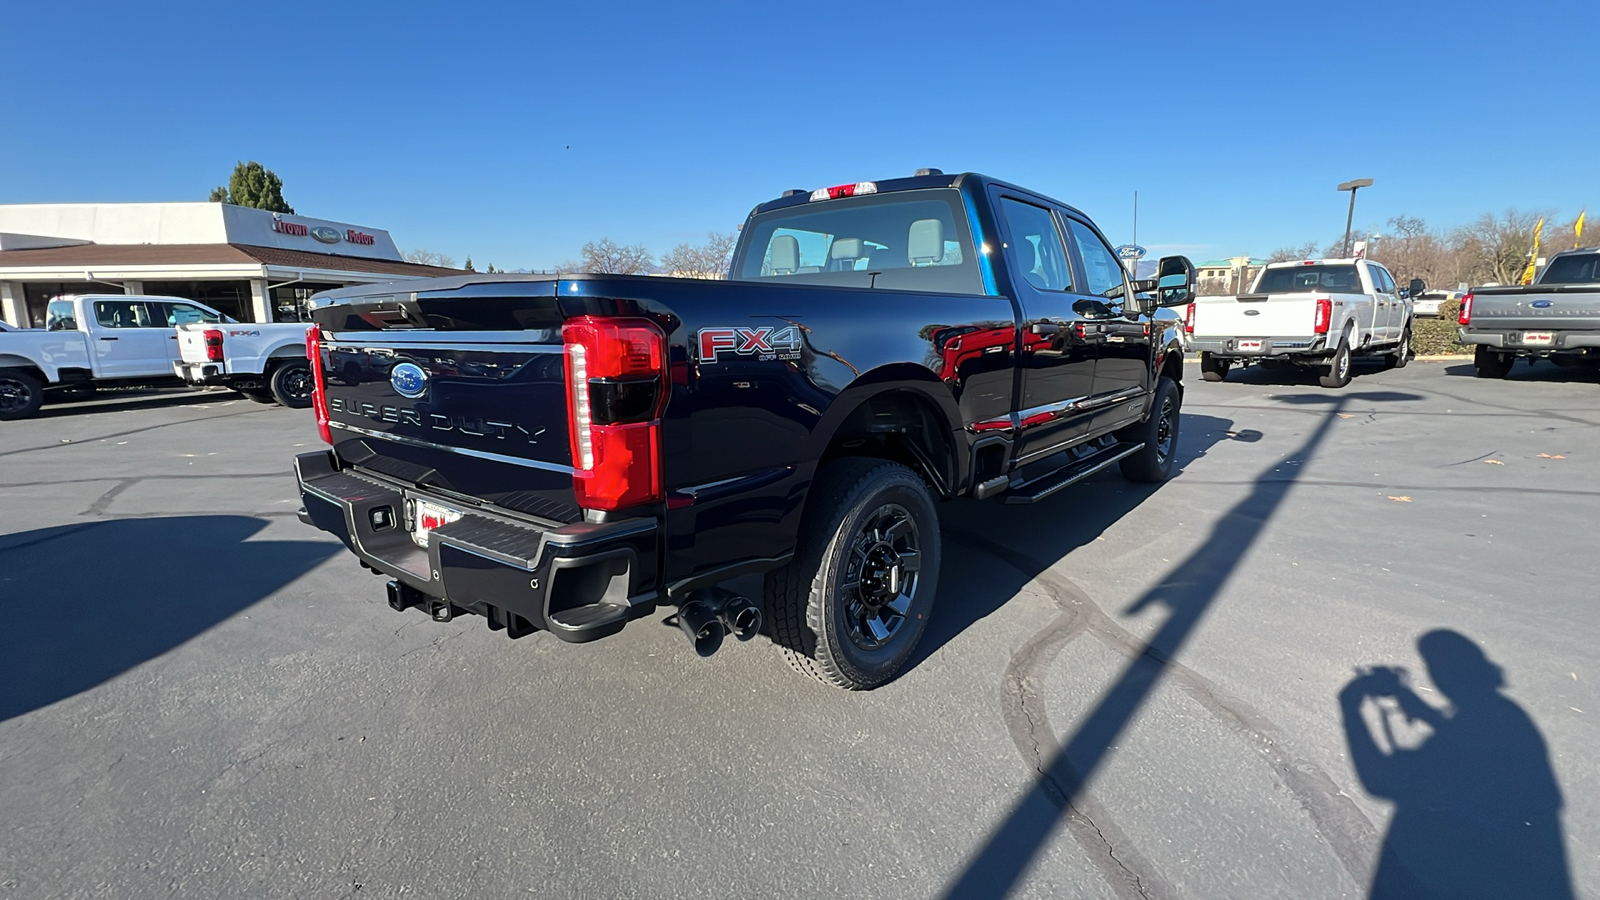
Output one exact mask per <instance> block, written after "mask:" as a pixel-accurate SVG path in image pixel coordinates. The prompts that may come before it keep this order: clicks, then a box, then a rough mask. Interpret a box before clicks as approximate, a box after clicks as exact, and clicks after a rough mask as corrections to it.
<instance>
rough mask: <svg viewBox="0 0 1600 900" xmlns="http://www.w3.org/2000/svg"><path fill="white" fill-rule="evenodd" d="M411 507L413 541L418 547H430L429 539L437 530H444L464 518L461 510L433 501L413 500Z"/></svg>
mask: <svg viewBox="0 0 1600 900" xmlns="http://www.w3.org/2000/svg"><path fill="white" fill-rule="evenodd" d="M411 506H412V511H411V522H410V525H411V540H412V541H413V542H415V543H416V545H417V546H418V547H426V546H428V539H429V538H430V537H431V536H432V534H433V532H434V530H435V529H438V528H443V527H444V526H446V525H449V524H450V523H451V522H455V521H457V520H459V519H460V518H461V516H462V512H461V510H459V509H452V508H450V507H448V506H445V505H443V504H441V503H434V502H433V501H432V500H412V501H411Z"/></svg>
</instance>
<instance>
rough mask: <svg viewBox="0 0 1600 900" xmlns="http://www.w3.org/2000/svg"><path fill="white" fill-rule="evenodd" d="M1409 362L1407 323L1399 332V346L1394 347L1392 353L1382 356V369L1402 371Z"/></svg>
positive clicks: (1409, 332)
mask: <svg viewBox="0 0 1600 900" xmlns="http://www.w3.org/2000/svg"><path fill="white" fill-rule="evenodd" d="M1410 361H1411V323H1410V322H1407V323H1406V327H1405V328H1404V329H1403V330H1401V332H1400V346H1399V347H1396V348H1395V351H1394V352H1393V353H1386V354H1384V356H1383V367H1384V368H1385V369H1404V368H1405V367H1406V363H1408V362H1410Z"/></svg>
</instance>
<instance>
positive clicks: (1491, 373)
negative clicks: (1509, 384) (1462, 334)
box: [1472, 344, 1517, 378]
mask: <svg viewBox="0 0 1600 900" xmlns="http://www.w3.org/2000/svg"><path fill="white" fill-rule="evenodd" d="M1516 362H1517V358H1516V357H1515V356H1512V355H1511V354H1509V353H1501V352H1499V351H1497V350H1492V349H1490V348H1488V347H1485V346H1484V345H1482V344H1479V345H1478V349H1476V350H1474V351H1472V367H1473V369H1475V370H1476V371H1477V374H1478V377H1479V378H1504V377H1506V376H1507V375H1509V374H1511V367H1512V366H1513V365H1515V364H1516Z"/></svg>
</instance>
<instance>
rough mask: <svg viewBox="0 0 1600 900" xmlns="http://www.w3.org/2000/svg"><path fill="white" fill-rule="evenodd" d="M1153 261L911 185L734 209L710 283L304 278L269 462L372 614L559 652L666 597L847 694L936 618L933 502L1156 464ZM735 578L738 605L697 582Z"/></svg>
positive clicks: (982, 197)
mask: <svg viewBox="0 0 1600 900" xmlns="http://www.w3.org/2000/svg"><path fill="white" fill-rule="evenodd" d="M1157 274H1158V277H1157V278H1156V279H1151V280H1148V281H1137V282H1129V281H1128V279H1127V277H1126V275H1125V273H1124V271H1123V269H1122V267H1121V265H1119V263H1118V261H1117V258H1116V255H1115V254H1114V253H1113V252H1112V250H1111V248H1110V246H1109V245H1108V244H1107V242H1106V240H1105V238H1104V237H1103V236H1102V235H1101V234H1100V232H1099V231H1098V230H1097V229H1096V228H1095V226H1094V225H1093V223H1091V222H1090V221H1089V219H1088V218H1087V217H1086V216H1084V215H1083V214H1082V213H1081V212H1078V211H1077V210H1075V209H1073V208H1071V207H1069V206H1066V205H1064V204H1062V203H1058V202H1056V201H1054V200H1051V199H1049V198H1047V197H1044V196H1041V195H1039V194H1037V193H1033V192H1031V191H1027V190H1024V189H1022V188H1019V187H1016V186H1014V185H1010V184H1006V183H1004V182H1000V181H996V180H994V179H992V178H987V177H984V176H982V175H976V174H966V175H958V176H951V175H945V174H943V173H940V172H938V171H937V170H921V171H919V172H918V173H917V174H916V175H915V176H914V177H911V178H900V179H894V180H889V181H879V182H859V183H855V184H846V185H840V186H837V187H829V188H822V189H819V190H816V191H798V190H796V191H788V192H786V193H784V195H783V196H782V197H780V198H778V199H776V200H773V201H770V202H768V203H763V204H761V205H760V206H757V207H756V208H755V210H754V211H752V212H751V213H750V216H749V218H748V219H747V220H746V221H745V223H744V225H743V227H742V230H741V236H740V240H739V244H738V246H737V248H736V249H735V251H734V257H733V262H732V268H731V271H730V272H729V276H728V278H727V280H716V281H713V280H696V279H685V278H660V277H650V276H622V275H579V276H570V277H569V276H561V277H554V276H551V277H542V276H513V275H467V276H459V277H451V278H441V279H434V280H427V281H412V282H405V283H403V284H391V285H378V286H373V285H363V286H360V287H353V288H346V289H342V290H337V291H331V292H328V293H325V294H322V295H320V296H319V297H318V298H317V299H316V301H315V303H316V307H317V308H316V309H315V312H314V323H315V324H314V326H313V327H312V329H311V330H310V332H309V334H308V338H307V340H308V344H309V347H308V350H309V354H308V355H309V357H310V359H311V360H312V361H313V367H314V369H315V370H316V391H315V401H314V409H315V411H316V416H317V422H318V426H319V428H320V430H321V433H322V437H323V439H324V440H325V441H327V442H328V443H329V444H331V445H332V449H331V450H327V451H322V452H316V453H308V454H304V455H302V456H300V457H298V458H297V460H296V470H297V474H298V477H299V482H300V492H301V496H302V498H303V500H304V503H305V508H304V510H303V511H302V512H301V518H302V519H303V520H304V521H306V522H307V523H309V524H312V525H315V526H316V527H318V528H321V529H323V530H324V531H328V532H330V533H332V534H334V535H337V536H338V537H339V538H340V540H342V541H344V543H345V544H346V545H347V546H348V547H349V548H350V549H351V551H353V552H354V553H355V554H356V555H357V556H358V557H359V558H360V561H361V562H362V564H363V565H364V566H366V567H367V568H369V569H371V570H372V571H374V572H377V573H381V574H384V575H387V576H389V577H390V578H391V579H392V580H391V581H390V582H389V585H388V590H389V602H390V604H391V605H392V606H394V607H395V608H396V609H399V610H405V609H408V608H412V607H417V608H420V609H422V610H423V611H424V612H426V613H429V614H431V615H432V616H433V618H434V619H437V620H441V621H445V620H449V619H450V618H452V617H453V616H456V615H460V614H462V613H464V612H472V613H476V614H479V615H482V616H484V617H485V618H486V619H487V620H488V624H489V627H490V628H494V629H503V630H504V631H506V633H507V634H509V635H510V636H511V637H521V636H523V635H526V634H529V633H531V632H532V631H535V630H541V629H542V630H547V631H549V632H550V633H552V634H554V635H555V636H556V637H558V638H561V639H563V640H566V641H573V642H581V641H589V640H593V639H596V638H600V637H604V636H607V635H610V634H614V633H616V632H617V631H619V630H621V628H622V627H623V626H624V625H625V624H626V623H627V622H629V621H630V620H633V619H637V618H640V617H641V616H645V615H648V614H650V613H652V612H653V611H654V610H655V609H656V607H657V606H658V605H666V606H671V607H674V608H675V615H676V617H677V620H678V624H679V625H680V626H681V627H682V629H683V630H684V632H685V633H686V634H687V635H688V636H689V638H690V640H691V641H692V642H693V644H694V646H695V649H696V650H698V651H699V652H700V653H701V654H702V655H709V654H710V653H711V652H713V651H715V650H716V649H717V647H718V646H719V645H720V643H721V641H722V638H723V635H724V634H725V633H732V634H734V635H735V636H736V637H738V638H740V639H748V638H750V637H752V636H754V635H756V634H757V633H760V632H762V631H764V630H765V631H766V632H767V633H769V634H770V635H771V638H772V640H773V641H774V642H775V643H776V644H778V645H779V646H780V647H781V648H782V649H783V651H784V652H785V654H786V655H787V656H788V657H789V659H790V660H791V661H792V662H793V663H794V665H795V667H796V668H798V669H799V670H801V671H803V672H805V673H807V674H810V675H812V676H814V677H816V678H818V679H820V680H822V681H824V682H827V683H830V684H834V685H838V686H841V687H846V688H855V689H862V688H871V687H875V686H877V685H880V684H882V683H884V682H886V681H888V680H889V679H890V678H892V677H893V676H894V675H895V673H896V672H897V671H898V670H899V668H900V667H901V666H902V665H903V664H904V662H905V661H906V659H907V657H908V656H909V655H910V654H911V652H912V650H913V648H914V647H915V645H916V643H917V640H918V638H919V637H920V636H921V634H922V632H923V630H924V627H925V626H926V624H927V621H928V616H929V613H930V612H931V610H932V608H933V603H934V595H935V592H936V590H937V587H938V579H939V560H940V535H939V519H938V516H937V514H936V512H935V508H934V503H935V501H936V500H946V499H950V498H954V497H962V496H971V497H977V498H989V497H993V498H996V499H997V500H1003V501H1006V502H1017V503H1027V502H1031V501H1035V500H1039V499H1041V498H1043V497H1046V496H1048V495H1050V494H1052V493H1054V492H1056V491H1058V490H1060V489H1062V488H1065V487H1067V486H1068V485H1071V484H1072V483H1074V482H1075V481H1078V480H1079V479H1081V478H1084V477H1086V476H1088V475H1090V474H1092V473H1094V472H1096V471H1099V470H1100V469H1103V468H1106V467H1108V466H1110V465H1112V464H1116V463H1120V465H1121V468H1122V471H1123V473H1124V474H1125V475H1126V476H1127V477H1129V478H1132V479H1134V480H1137V481H1147V482H1155V481H1161V480H1163V479H1165V478H1166V477H1167V476H1168V474H1169V473H1170V472H1171V470H1172V465H1173V457H1174V454H1175V453H1176V444H1177V439H1178V422H1179V416H1178V408H1179V404H1180V403H1181V401H1182V397H1183V389H1182V387H1181V384H1180V379H1181V377H1182V371H1183V351H1182V345H1181V343H1180V338H1179V327H1180V323H1179V321H1178V319H1177V318H1176V316H1174V315H1172V314H1171V313H1169V312H1167V311H1166V310H1160V311H1159V315H1158V307H1163V306H1175V305H1179V304H1183V303H1187V302H1189V300H1190V299H1191V295H1192V285H1193V281H1194V269H1193V267H1192V266H1191V265H1190V263H1189V261H1188V260H1187V259H1184V258H1182V257H1170V258H1167V259H1163V260H1161V262H1160V264H1159V269H1158V273H1157ZM333 360H338V361H339V362H340V363H341V364H340V365H339V366H337V367H335V366H334V365H333V362H332V361H333ZM352 363H354V364H353V365H352ZM750 574H764V575H765V596H764V597H763V598H760V599H750V598H746V597H743V596H739V595H737V594H735V593H734V592H732V591H730V590H728V589H727V587H726V586H725V585H726V583H727V582H729V581H730V580H732V579H734V578H736V577H739V576H744V575H750ZM764 626H765V627H764Z"/></svg>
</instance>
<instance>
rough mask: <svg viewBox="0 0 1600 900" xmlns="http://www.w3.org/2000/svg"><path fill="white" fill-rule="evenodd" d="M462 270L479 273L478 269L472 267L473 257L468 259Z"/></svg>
mask: <svg viewBox="0 0 1600 900" xmlns="http://www.w3.org/2000/svg"><path fill="white" fill-rule="evenodd" d="M461 268H463V269H466V270H467V271H468V272H476V271H478V270H477V269H475V268H473V266H472V257H471V256H468V257H467V261H466V263H465V264H464V265H463V266H462V267H461Z"/></svg>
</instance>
